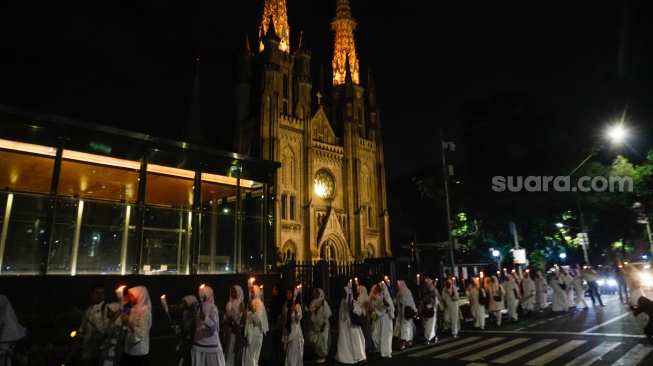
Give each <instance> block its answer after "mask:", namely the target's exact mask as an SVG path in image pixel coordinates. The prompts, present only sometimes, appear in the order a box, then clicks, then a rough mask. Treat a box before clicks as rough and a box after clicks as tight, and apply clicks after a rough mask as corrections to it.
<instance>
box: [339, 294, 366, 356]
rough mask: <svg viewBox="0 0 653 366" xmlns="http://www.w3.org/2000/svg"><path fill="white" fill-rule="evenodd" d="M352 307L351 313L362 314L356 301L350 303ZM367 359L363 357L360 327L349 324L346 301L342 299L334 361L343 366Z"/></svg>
mask: <svg viewBox="0 0 653 366" xmlns="http://www.w3.org/2000/svg"><path fill="white" fill-rule="evenodd" d="M350 303H351V304H352V305H353V312H354V313H355V314H358V315H362V314H363V310H362V309H361V306H360V304H359V303H358V302H357V301H351V302H350ZM365 359H367V356H366V355H365V337H364V336H363V331H362V330H361V327H360V326H358V325H355V324H352V323H351V318H350V316H349V305H348V301H346V300H345V299H343V300H342V301H341V303H340V311H339V315H338V348H337V351H336V361H338V363H343V364H354V363H357V362H360V361H363V360H365Z"/></svg>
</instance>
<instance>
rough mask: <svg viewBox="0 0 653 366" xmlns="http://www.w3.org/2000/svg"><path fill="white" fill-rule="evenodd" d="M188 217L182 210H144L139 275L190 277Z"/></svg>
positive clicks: (148, 208) (152, 208)
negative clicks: (156, 274) (157, 274)
mask: <svg viewBox="0 0 653 366" xmlns="http://www.w3.org/2000/svg"><path fill="white" fill-rule="evenodd" d="M149 184H150V182H149V181H148V187H150V188H148V189H151V186H150V185H149ZM190 214H191V211H190V210H186V209H182V208H167V207H156V206H147V207H146V209H145V225H144V227H143V248H142V252H141V262H142V263H143V267H142V268H141V272H140V273H144V274H151V273H160V274H190V273H191V262H190V261H191V257H190V253H191V251H190V248H191V241H190V237H189V235H188V232H189V229H188V228H189V223H190Z"/></svg>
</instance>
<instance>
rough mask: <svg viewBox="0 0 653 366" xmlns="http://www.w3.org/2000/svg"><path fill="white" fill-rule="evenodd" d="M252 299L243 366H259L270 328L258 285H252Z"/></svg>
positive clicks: (248, 315)
mask: <svg viewBox="0 0 653 366" xmlns="http://www.w3.org/2000/svg"><path fill="white" fill-rule="evenodd" d="M250 298H251V301H250V302H249V306H248V307H247V321H246V322H245V338H247V345H246V346H245V351H244V352H243V366H258V360H259V358H260V356H261V347H262V346H263V336H264V335H265V333H267V332H268V330H269V329H270V328H269V326H268V316H267V313H266V311H265V305H264V304H263V301H261V288H260V287H259V286H258V285H252V290H251V291H250Z"/></svg>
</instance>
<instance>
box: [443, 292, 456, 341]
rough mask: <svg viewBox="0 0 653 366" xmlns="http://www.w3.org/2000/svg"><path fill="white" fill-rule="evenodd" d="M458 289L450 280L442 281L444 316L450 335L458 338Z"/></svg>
mask: <svg viewBox="0 0 653 366" xmlns="http://www.w3.org/2000/svg"><path fill="white" fill-rule="evenodd" d="M458 300H459V296H458V290H457V289H456V287H454V286H453V282H452V281H451V280H447V281H445V283H444V288H443V289H442V302H443V303H444V313H445V314H444V318H445V319H446V320H445V321H448V324H449V329H451V336H452V337H454V338H458V330H460V307H459V306H458Z"/></svg>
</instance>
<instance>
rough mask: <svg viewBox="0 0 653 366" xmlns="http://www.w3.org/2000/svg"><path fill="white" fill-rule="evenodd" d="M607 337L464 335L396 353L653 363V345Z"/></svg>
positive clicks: (475, 362)
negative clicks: (556, 337) (557, 337)
mask: <svg viewBox="0 0 653 366" xmlns="http://www.w3.org/2000/svg"><path fill="white" fill-rule="evenodd" d="M606 338H607V339H605V340H604V339H598V338H594V339H589V340H584V339H552V338H543V339H539V338H529V337H518V338H509V337H503V336H490V337H479V336H465V337H462V338H446V339H442V340H440V341H439V342H438V343H436V344H435V345H433V346H425V347H415V348H414V349H406V350H404V351H400V352H395V354H397V355H402V356H405V357H409V358H429V359H434V360H438V362H442V361H447V362H452V363H451V364H453V362H455V364H461V365H463V364H464V365H469V366H482V365H507V364H512V365H525V366H544V365H552V364H555V365H560V366H563V365H564V366H589V365H592V364H595V363H596V362H597V361H599V362H598V364H601V365H614V366H632V365H637V364H639V363H640V362H642V361H644V360H647V361H650V362H651V363H652V364H653V345H651V344H648V343H638V341H633V340H626V339H623V340H620V339H616V338H614V337H606ZM610 361H612V362H610Z"/></svg>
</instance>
